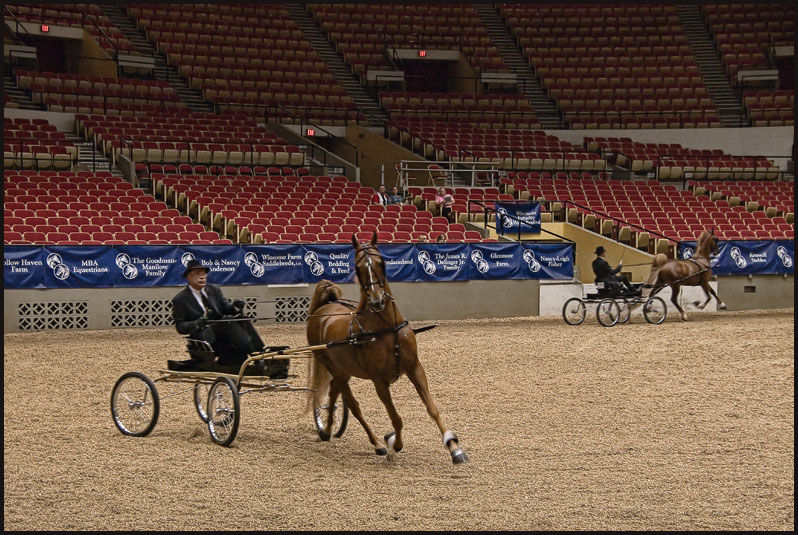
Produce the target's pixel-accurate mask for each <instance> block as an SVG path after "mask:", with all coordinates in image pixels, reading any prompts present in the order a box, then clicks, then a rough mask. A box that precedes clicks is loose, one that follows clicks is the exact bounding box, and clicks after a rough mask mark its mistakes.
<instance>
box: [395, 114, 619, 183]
mask: <svg viewBox="0 0 798 535" xmlns="http://www.w3.org/2000/svg"><path fill="white" fill-rule="evenodd" d="M389 133H390V135H391V138H392V139H394V140H396V141H397V142H398V143H400V144H402V145H405V146H407V147H413V149H415V150H417V151H418V152H419V153H420V154H423V155H424V156H425V157H434V158H435V159H437V160H438V161H443V160H448V161H451V162H470V161H481V162H493V163H494V164H495V165H494V168H495V169H505V170H518V171H530V170H534V171H547V172H550V173H553V172H564V173H565V172H567V173H569V176H570V173H576V176H574V178H583V177H584V178H592V177H593V176H594V175H597V173H603V172H604V169H605V168H606V162H605V161H604V160H603V159H602V158H601V156H600V154H599V153H598V152H597V151H595V150H594V151H593V152H588V151H587V150H586V149H585V147H582V146H579V145H573V144H571V143H570V142H568V141H563V140H561V139H559V138H558V137H557V136H553V135H550V134H546V133H545V132H544V131H542V130H522V129H516V128H481V127H477V126H475V125H474V124H467V123H465V124H458V123H456V122H452V121H429V120H424V119H404V120H393V121H391V123H390V128H389ZM583 173H586V174H584V175H583Z"/></svg>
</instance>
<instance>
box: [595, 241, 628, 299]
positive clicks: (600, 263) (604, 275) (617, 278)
mask: <svg viewBox="0 0 798 535" xmlns="http://www.w3.org/2000/svg"><path fill="white" fill-rule="evenodd" d="M606 252H607V250H606V249H605V248H604V247H602V246H601V245H599V246H598V247H596V255H597V256H596V259H595V260H593V273H595V274H596V282H603V283H604V284H606V285H607V286H608V287H609V288H613V289H621V288H622V286H623V287H625V288H626V290H627V291H629V292H633V291H634V290H633V289H632V285H631V284H629V279H627V278H626V276H625V275H617V273H618V272H619V271H620V270H621V268H622V267H623V259H621V261H620V262H618V265H617V266H616V267H615V269H613V268H611V267H610V264H609V262H607V261H606V260H605V259H604V254H605V253H606Z"/></svg>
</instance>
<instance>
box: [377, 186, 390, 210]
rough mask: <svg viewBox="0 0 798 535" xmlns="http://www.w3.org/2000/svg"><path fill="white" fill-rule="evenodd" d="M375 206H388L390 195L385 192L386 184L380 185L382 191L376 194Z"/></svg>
mask: <svg viewBox="0 0 798 535" xmlns="http://www.w3.org/2000/svg"><path fill="white" fill-rule="evenodd" d="M374 204H381V205H383V206H387V205H388V194H387V193H386V192H385V185H384V184H380V189H379V190H378V191H377V193H375V194H374Z"/></svg>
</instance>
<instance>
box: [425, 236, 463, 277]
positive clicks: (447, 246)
mask: <svg viewBox="0 0 798 535" xmlns="http://www.w3.org/2000/svg"><path fill="white" fill-rule="evenodd" d="M468 252H469V251H468V244H466V243H436V244H432V243H430V244H426V243H420V244H417V245H416V260H417V261H418V267H419V268H418V269H417V271H416V273H417V277H416V280H418V281H425V282H436V281H465V280H468V278H469V275H470V271H469V268H468V263H467V262H468Z"/></svg>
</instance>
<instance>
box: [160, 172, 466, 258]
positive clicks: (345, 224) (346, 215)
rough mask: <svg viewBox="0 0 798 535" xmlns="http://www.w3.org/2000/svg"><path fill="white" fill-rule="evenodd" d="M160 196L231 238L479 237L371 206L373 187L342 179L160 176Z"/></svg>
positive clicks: (414, 212) (419, 213) (412, 209)
mask: <svg viewBox="0 0 798 535" xmlns="http://www.w3.org/2000/svg"><path fill="white" fill-rule="evenodd" d="M161 181H162V183H163V190H164V192H165V195H166V198H167V199H168V200H169V201H170V202H171V203H173V204H174V205H175V206H178V207H180V208H181V209H182V210H183V211H184V212H185V213H187V214H192V215H197V216H198V217H199V218H200V220H201V221H205V222H207V223H208V224H209V225H212V227H213V228H218V229H219V230H220V231H221V232H222V233H223V234H225V235H227V236H229V237H231V238H232V239H233V240H234V241H235V242H237V243H299V242H303V243H349V242H350V240H351V237H352V234H353V233H354V234H357V235H358V237H359V238H360V239H368V238H370V237H371V233H372V231H377V235H378V238H379V240H380V241H382V242H391V243H407V242H411V241H417V240H419V239H420V238H421V236H422V235H426V236H427V237H428V238H430V239H432V240H434V239H436V238H437V236H438V234H441V233H442V234H443V235H444V239H446V240H447V241H460V242H462V241H466V240H467V241H480V240H481V237H480V234H479V233H478V232H475V231H469V232H466V230H465V226H464V225H462V224H449V223H448V221H447V220H446V218H443V217H436V216H434V215H433V213H432V212H430V211H427V210H419V209H417V207H416V206H414V205H393V206H382V205H376V204H372V200H373V197H374V189H373V188H371V187H368V186H363V185H360V184H358V183H355V182H349V181H348V180H347V178H346V177H343V176H333V177H330V176H310V175H306V176H285V175H282V176H280V175H278V176H255V177H249V178H246V177H241V176H239V177H234V176H226V175H223V176H218V177H214V176H209V175H205V176H201V175H187V176H181V175H166V176H164V177H163V178H162V179H161Z"/></svg>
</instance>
